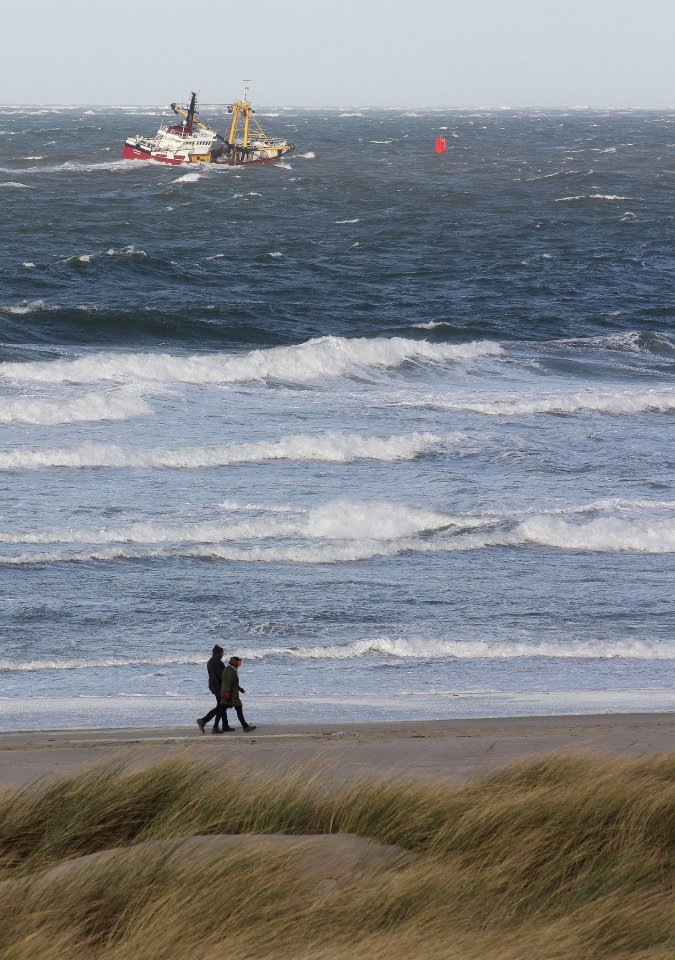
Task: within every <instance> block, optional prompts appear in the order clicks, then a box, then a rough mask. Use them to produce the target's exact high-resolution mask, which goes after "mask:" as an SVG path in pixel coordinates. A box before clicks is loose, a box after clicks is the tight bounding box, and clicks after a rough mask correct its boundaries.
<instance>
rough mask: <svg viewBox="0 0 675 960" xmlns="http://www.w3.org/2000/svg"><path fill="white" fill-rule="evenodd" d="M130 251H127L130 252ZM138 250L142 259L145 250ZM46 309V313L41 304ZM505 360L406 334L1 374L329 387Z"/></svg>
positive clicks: (485, 348)
mask: <svg viewBox="0 0 675 960" xmlns="http://www.w3.org/2000/svg"><path fill="white" fill-rule="evenodd" d="M129 249H130V248H126V250H127V252H128V250H129ZM131 250H132V251H133V248H131ZM117 252H119V251H111V253H117ZM137 253H138V254H139V255H140V254H141V253H142V251H137ZM37 302H38V303H40V304H41V303H42V301H37ZM15 309H17V308H15ZM29 309H31V308H30V307H26V308H23V309H22V310H20V311H18V312H28V310H29ZM42 309H47V308H45V307H44V305H42ZM503 355H504V350H503V348H502V347H501V346H500V345H499V344H497V343H494V342H493V341H490V340H484V341H471V342H467V343H462V344H434V343H429V342H428V341H426V340H409V339H405V338H403V337H392V338H384V337H383V338H378V337H374V338H365V337H363V338H360V337H355V338H348V337H334V336H327V337H319V338H317V339H312V340H308V341H306V342H305V343H301V344H298V345H296V346H290V347H271V348H268V349H265V350H252V351H250V352H249V353H246V354H242V355H236V354H218V353H214V354H210V355H208V356H204V355H201V354H196V355H192V356H183V355H172V354H163V353H117V352H111V353H94V354H91V355H88V356H84V357H81V358H79V359H77V360H51V361H46V362H43V361H36V362H26V363H0V376H4V377H6V378H9V379H12V380H15V381H17V382H32V381H38V382H45V383H64V382H69V383H96V382H99V381H105V380H123V381H131V382H137V381H138V380H141V381H143V382H145V381H155V382H159V383H194V384H209V383H211V384H216V383H220V384H230V383H256V382H257V383H264V382H266V381H268V380H275V381H282V382H293V383H302V384H305V383H316V382H319V383H323V382H325V381H326V380H327V379H334V378H338V377H359V378H362V377H364V376H370V375H372V374H374V373H376V372H378V371H384V370H395V369H397V368H400V367H402V366H404V365H406V364H411V363H414V364H420V363H428V364H444V363H473V362H475V361H477V360H480V359H482V358H485V357H501V356H503Z"/></svg>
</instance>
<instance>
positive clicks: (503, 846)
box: [0, 755, 675, 960]
mask: <svg viewBox="0 0 675 960" xmlns="http://www.w3.org/2000/svg"><path fill="white" fill-rule="evenodd" d="M223 833H225V834H272V833H284V834H297V835H307V834H326V833H353V834H357V835H359V836H363V837H371V838H374V839H377V840H378V841H380V842H382V843H388V844H396V845H398V846H399V847H402V848H404V849H406V850H409V851H413V852H415V853H416V854H417V856H416V858H415V859H414V860H412V861H411V862H408V863H406V864H405V865H404V866H401V867H400V868H398V869H380V868H378V867H377V865H372V866H371V867H368V868H366V869H365V870H363V871H361V872H358V873H356V874H354V875H353V877H352V878H351V879H349V880H347V881H345V882H344V883H342V884H341V885H339V886H338V887H337V888H336V889H334V890H332V891H331V892H330V895H324V894H322V893H321V891H320V890H319V889H318V888H316V887H314V886H313V884H312V883H310V882H308V875H307V869H306V867H307V861H306V859H305V854H304V852H303V848H302V845H300V846H298V847H294V848H293V849H291V850H288V849H281V848H279V849H266V851H265V852H264V853H263V852H262V850H261V849H258V850H256V849H255V847H250V848H249V847H245V846H242V847H241V848H237V849H233V850H231V851H229V852H228V853H226V854H224V855H223V856H222V858H219V859H218V860H216V861H215V862H214V861H213V860H212V859H208V858H207V860H205V862H204V863H197V865H195V863H194V861H191V862H190V863H187V862H183V861H182V860H181V859H180V858H178V857H172V856H171V854H170V850H169V851H167V849H166V845H157V846H156V848H155V847H153V846H152V845H151V846H150V847H149V848H148V849H147V850H146V848H143V856H142V857H139V856H137V855H135V854H134V850H133V845H135V844H138V843H139V842H141V841H147V840H169V839H171V838H184V837H190V836H193V835H204V834H223ZM674 841H675V755H673V756H663V757H656V758H650V759H647V760H641V761H630V762H619V761H593V760H591V759H589V758H583V759H582V758H573V757H553V758H549V759H547V760H544V761H541V762H537V763H529V764H527V765H519V766H517V767H511V768H508V769H506V770H504V771H503V772H500V773H499V774H497V775H493V776H491V777H489V778H487V779H484V780H481V781H474V782H471V783H469V784H466V785H464V786H459V787H453V786H450V785H448V784H428V783H424V784H419V783H417V784H415V783H407V784H405V783H385V782H372V783H359V784H357V785H355V786H352V787H350V788H349V787H341V788H335V787H334V786H330V785H329V783H328V782H327V781H326V779H325V778H323V777H322V776H321V774H320V773H312V771H311V770H308V769H306V770H304V771H302V773H301V774H300V775H298V776H295V777H293V776H283V777H281V778H280V779H279V780H277V781H276V782H272V781H270V780H269V779H262V778H261V779H255V778H253V779H252V778H251V777H243V776H241V777H240V776H237V775H234V776H230V775H229V774H228V776H227V779H225V780H222V781H221V780H218V779H216V778H214V772H213V770H212V769H210V768H205V767H202V766H198V765H195V764H194V763H191V762H189V761H188V760H185V759H182V760H173V761H168V762H164V763H161V764H158V765H156V766H155V767H153V768H151V769H149V770H144V771H141V772H131V771H130V770H129V769H128V768H126V767H125V766H124V764H123V762H120V763H118V764H117V765H114V766H108V767H100V768H98V769H97V770H95V771H90V772H87V773H84V774H80V775H78V776H75V777H72V778H68V779H65V780H62V781H60V782H58V783H55V784H50V785H44V786H42V787H38V788H36V787H34V786H33V787H30V788H28V789H25V790H22V791H19V792H17V793H14V794H10V795H7V796H6V797H4V798H2V799H0V877H1V878H3V880H2V881H0V956H1V957H2V958H3V960H24V958H28V957H30V958H31V960H57V958H59V960H60V958H66V957H67V958H69V960H85V958H86V960H128V958H133V960H156V958H157V960H159V958H160V957H161V958H162V960H211V958H213V960H215V958H216V957H218V958H219V960H222V957H223V956H225V955H227V954H232V953H234V954H236V955H237V957H238V958H239V960H247V958H266V957H269V958H277V957H293V958H295V957H297V958H302V960H357V958H359V960H363V958H368V960H370V958H373V960H390V958H397V960H398V958H402V957H407V958H409V960H417V958H419V960H436V958H438V960H441V958H443V960H455V958H457V960H459V958H463V960H464V958H471V960H479V958H480V960H497V958H500V960H516V958H527V960H535V958H536V960H539V958H551V960H581V958H583V960H586V958H588V960H591V958H602V960H604V958H607V960H610V958H611V960H624V958H626V960H627V958H631V960H638V958H639V960H648V958H649V960H666V958H668V960H672V957H673V956H674V955H675V882H674V881H675V859H674V855H673V852H674ZM113 847H120V848H129V849H126V850H125V849H122V850H120V851H119V852H118V853H117V854H115V856H114V858H112V859H111V858H109V857H108V858H106V859H105V860H101V859H97V858H92V860H91V862H88V861H87V862H85V863H84V864H83V865H82V866H81V867H80V868H79V869H77V870H66V869H63V868H62V870H61V871H57V876H56V877H53V876H52V875H51V874H49V875H47V877H45V876H44V871H45V870H47V869H48V868H52V867H54V866H55V865H57V864H61V863H63V862H64V861H66V860H69V859H72V858H75V857H81V856H83V855H86V854H92V853H95V852H97V851H103V850H106V849H109V848H113Z"/></svg>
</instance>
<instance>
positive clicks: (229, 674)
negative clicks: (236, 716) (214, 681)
mask: <svg viewBox="0 0 675 960" xmlns="http://www.w3.org/2000/svg"><path fill="white" fill-rule="evenodd" d="M233 683H234V671H233V670H229V669H228V668H227V667H225V670H224V671H223V682H222V685H221V688H220V697H221V699H222V700H224V701H225V703H230V702H231V700H232V685H233Z"/></svg>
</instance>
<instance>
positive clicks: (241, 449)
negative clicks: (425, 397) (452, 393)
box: [0, 433, 452, 470]
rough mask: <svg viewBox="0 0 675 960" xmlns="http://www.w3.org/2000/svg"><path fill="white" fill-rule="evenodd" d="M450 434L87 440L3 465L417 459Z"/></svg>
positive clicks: (3, 458)
mask: <svg viewBox="0 0 675 960" xmlns="http://www.w3.org/2000/svg"><path fill="white" fill-rule="evenodd" d="M449 442H452V438H443V437H440V436H438V435H436V434H432V433H412V434H404V435H400V436H390V437H369V436H365V435H363V434H350V433H324V434H315V435H313V434H297V435H293V436H288V437H285V438H283V439H282V440H272V441H268V442H267V441H261V442H258V443H234V444H230V445H226V446H219V447H181V448H177V449H172V448H171V449H167V448H154V449H153V448H149V449H147V448H138V449H134V448H130V447H120V446H117V445H114V444H83V445H81V446H73V447H57V448H53V449H49V448H40V449H35V450H27V449H24V448H21V449H17V450H3V451H1V452H0V470H42V469H51V468H55V467H58V468H84V467H86V468H100V467H109V468H110V467H112V468H132V469H134V468H135V469H151V468H164V469H171V470H198V469H205V468H210V467H224V466H228V465H231V464H238V463H262V462H264V461H266V460H295V461H323V462H329V463H350V462H352V461H354V460H382V461H388V462H395V461H400V460H413V459H415V458H416V457H419V456H422V455H423V454H426V453H430V452H432V451H435V450H438V449H440V448H441V446H443V445H444V444H445V443H449Z"/></svg>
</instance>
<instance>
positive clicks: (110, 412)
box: [0, 389, 152, 426]
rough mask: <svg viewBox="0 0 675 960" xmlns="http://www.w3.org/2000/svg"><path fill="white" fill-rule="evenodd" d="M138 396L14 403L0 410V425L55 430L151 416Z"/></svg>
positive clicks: (94, 395) (89, 396)
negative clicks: (58, 426)
mask: <svg viewBox="0 0 675 960" xmlns="http://www.w3.org/2000/svg"><path fill="white" fill-rule="evenodd" d="M151 412H152V409H151V407H150V406H148V404H147V403H146V402H145V401H144V400H143V399H142V398H141V397H140V396H138V394H136V393H133V392H131V391H129V390H125V389H122V390H120V391H118V392H117V393H112V392H111V393H89V394H86V395H85V396H82V397H74V398H73V399H69V400H65V399H64V400H58V401H51V400H39V399H33V400H14V401H11V402H8V403H7V402H6V403H3V404H2V405H1V406H0V423H33V424H41V425H43V426H54V425H56V424H62V423H84V422H94V421H106V420H128V419H130V418H132V417H141V416H144V415H145V414H148V413H151Z"/></svg>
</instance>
